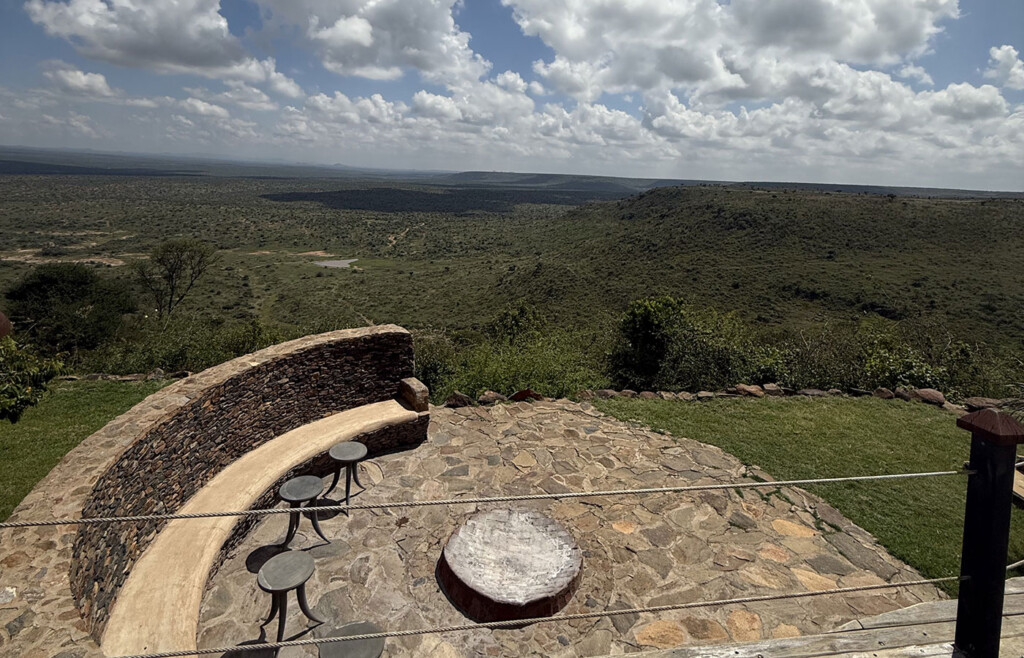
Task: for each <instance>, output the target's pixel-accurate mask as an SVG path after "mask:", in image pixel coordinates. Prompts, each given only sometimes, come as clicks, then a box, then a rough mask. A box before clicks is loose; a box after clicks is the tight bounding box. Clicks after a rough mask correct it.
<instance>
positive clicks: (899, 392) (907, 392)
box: [893, 387, 914, 402]
mask: <svg viewBox="0 0 1024 658" xmlns="http://www.w3.org/2000/svg"><path fill="white" fill-rule="evenodd" d="M893 394H894V395H895V396H896V397H898V398H899V399H901V400H903V401H904V402H910V401H911V400H913V399H914V391H913V389H909V388H902V387H900V388H897V389H896V391H895V392H894V393H893Z"/></svg>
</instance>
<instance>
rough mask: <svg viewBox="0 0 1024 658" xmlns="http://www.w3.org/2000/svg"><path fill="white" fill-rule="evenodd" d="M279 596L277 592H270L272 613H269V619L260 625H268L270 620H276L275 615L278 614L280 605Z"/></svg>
mask: <svg viewBox="0 0 1024 658" xmlns="http://www.w3.org/2000/svg"><path fill="white" fill-rule="evenodd" d="M277 597H278V594H277V592H271V593H270V614H269V615H267V620H266V621H265V622H263V623H262V624H260V626H266V625H267V624H269V623H270V622H272V621H274V616H275V615H276V614H277V606H278V602H277Z"/></svg>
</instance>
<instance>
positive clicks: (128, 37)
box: [0, 0, 1024, 190]
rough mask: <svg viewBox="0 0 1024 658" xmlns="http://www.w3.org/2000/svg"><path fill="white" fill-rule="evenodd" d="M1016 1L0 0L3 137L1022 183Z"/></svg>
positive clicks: (805, 176) (324, 157)
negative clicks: (3, 0) (1, 0)
mask: <svg viewBox="0 0 1024 658" xmlns="http://www.w3.org/2000/svg"><path fill="white" fill-rule="evenodd" d="M1022 57H1024V1H1022V0H960V1H958V0H27V1H23V0H16V1H5V2H0V144H5V145H11V146H14V145H17V146H35V147H47V148H56V147H65V148H75V149H94V150H100V151H125V152H133V153H165V154H188V155H201V156H216V157H219V158H231V159H248V160H261V161H276V162H280V161H286V162H303V163H325V164H344V165H349V166H357V167H385V168H392V169H440V170H498V171H534V172H552V173H580V174H604V175H616V176H630V177H666V178H668V177H671V178H693V179H706V180H777V181H805V182H828V183H833V182H834V183H846V184H885V185H912V186H931V187H955V188H974V189H1000V190H1024V61H1022Z"/></svg>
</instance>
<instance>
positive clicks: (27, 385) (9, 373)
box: [0, 336, 62, 423]
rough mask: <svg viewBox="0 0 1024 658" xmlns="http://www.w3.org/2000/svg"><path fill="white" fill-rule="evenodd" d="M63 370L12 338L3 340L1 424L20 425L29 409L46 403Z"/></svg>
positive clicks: (0, 345)
mask: <svg viewBox="0 0 1024 658" xmlns="http://www.w3.org/2000/svg"><path fill="white" fill-rule="evenodd" d="M61 367H62V365H61V363H60V362H59V361H52V360H48V359H43V358H40V357H38V356H36V355H35V354H33V353H32V352H30V351H29V350H28V349H27V348H24V347H19V346H18V344H17V343H15V342H14V338H12V337H11V336H6V337H4V338H0V421H2V420H8V421H10V422H11V423H16V422H18V419H19V418H21V414H22V413H24V411H25V409H27V408H29V407H31V406H32V405H34V404H37V403H38V402H39V400H40V399H42V397H43V393H45V392H46V387H47V385H48V384H49V383H50V381H51V380H52V379H53V378H54V377H56V376H57V375H58V374H60V371H61Z"/></svg>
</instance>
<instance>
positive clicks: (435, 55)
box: [257, 0, 490, 85]
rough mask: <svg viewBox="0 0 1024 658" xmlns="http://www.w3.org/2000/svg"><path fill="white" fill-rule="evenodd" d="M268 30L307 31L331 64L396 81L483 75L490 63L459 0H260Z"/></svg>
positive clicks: (446, 80)
mask: <svg viewBox="0 0 1024 658" xmlns="http://www.w3.org/2000/svg"><path fill="white" fill-rule="evenodd" d="M257 1H258V2H259V4H260V6H261V7H263V8H264V10H269V15H270V18H269V19H268V20H267V21H266V23H267V29H269V30H280V31H282V32H283V33H289V32H290V31H292V30H293V28H294V27H295V26H299V27H301V28H302V29H304V30H305V33H306V36H307V38H308V40H309V42H310V43H311V44H312V45H313V47H314V49H315V50H316V52H317V55H318V56H319V58H320V61H321V63H322V64H323V66H324V67H325V68H327V69H328V70H330V71H333V72H335V73H338V74H339V75H353V76H359V77H364V78H370V79H375V80H393V79H396V78H399V77H401V76H402V75H404V73H405V71H406V70H407V69H408V70H414V71H417V72H418V73H419V74H420V75H422V76H423V77H424V78H425V79H427V80H429V81H431V82H435V83H438V84H445V85H454V84H459V83H461V82H463V81H467V80H468V81H474V80H478V79H479V78H480V77H481V76H483V75H485V74H486V73H487V71H488V70H489V69H490V63H489V62H487V61H486V60H485V59H483V58H482V57H480V55H478V54H476V53H474V52H473V50H472V49H471V48H470V47H469V34H468V33H467V32H464V31H462V30H460V29H459V28H458V26H457V25H456V24H455V19H454V17H453V15H452V10H453V7H454V6H455V5H456V3H457V2H458V1H459V0H257Z"/></svg>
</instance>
